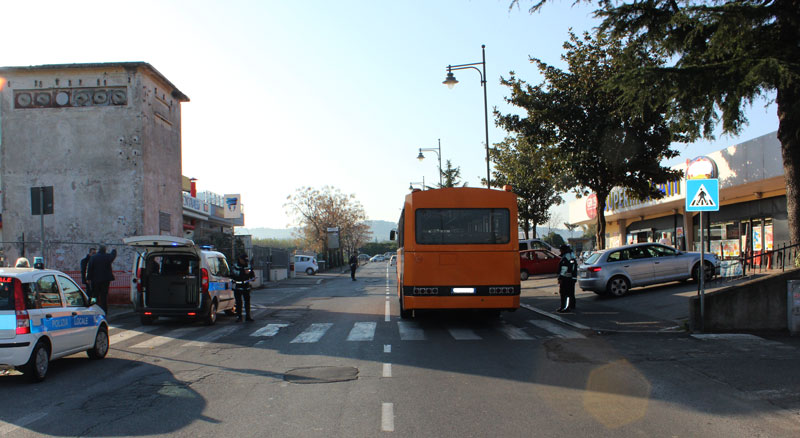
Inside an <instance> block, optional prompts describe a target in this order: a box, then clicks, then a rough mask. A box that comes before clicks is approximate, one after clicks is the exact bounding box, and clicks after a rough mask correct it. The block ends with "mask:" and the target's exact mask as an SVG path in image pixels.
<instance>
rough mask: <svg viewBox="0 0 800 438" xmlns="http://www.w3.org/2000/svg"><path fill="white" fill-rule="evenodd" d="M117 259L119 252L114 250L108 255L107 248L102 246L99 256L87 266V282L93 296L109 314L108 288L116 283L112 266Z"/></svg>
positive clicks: (93, 258)
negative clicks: (112, 283)
mask: <svg viewBox="0 0 800 438" xmlns="http://www.w3.org/2000/svg"><path fill="white" fill-rule="evenodd" d="M116 258H117V250H116V249H112V250H111V253H110V254H109V253H106V246H105V245H100V248H99V249H98V250H97V254H95V255H93V256H92V258H90V259H89V263H88V264H87V266H86V280H88V283H87V284H88V285H89V288H90V289H91V290H92V296H93V297H95V298H97V304H99V305H100V307H101V308H102V309H103V311H104V312H106V314H108V286H109V285H110V284H111V282H112V281H114V272H113V269H112V267H111V264H112V263H114V259H116Z"/></svg>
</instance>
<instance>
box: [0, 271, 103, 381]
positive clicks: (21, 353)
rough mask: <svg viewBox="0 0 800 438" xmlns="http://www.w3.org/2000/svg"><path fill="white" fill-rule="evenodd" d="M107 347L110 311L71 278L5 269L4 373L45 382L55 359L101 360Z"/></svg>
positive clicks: (0, 349) (1, 288)
mask: <svg viewBox="0 0 800 438" xmlns="http://www.w3.org/2000/svg"><path fill="white" fill-rule="evenodd" d="M108 347H109V343H108V321H107V320H106V317H105V312H103V309H101V308H100V306H98V305H97V304H95V303H94V302H93V300H91V301H90V300H89V298H87V296H86V294H85V293H84V292H83V290H81V288H80V287H78V285H77V284H75V282H74V281H72V279H71V278H69V277H68V276H67V275H66V274H64V273H62V272H59V271H56V270H51V269H33V268H0V369H4V370H9V369H17V370H18V371H22V372H23V373H24V374H25V375H26V376H27V377H28V378H30V380H32V381H34V382H40V381H42V380H44V379H45V377H46V376H47V369H48V367H49V363H50V361H51V360H53V359H58V358H60V357H64V356H68V355H71V354H74V353H78V352H82V351H85V352H86V353H87V354H88V355H89V357H90V358H91V359H102V358H104V357H105V356H106V354H107V353H108Z"/></svg>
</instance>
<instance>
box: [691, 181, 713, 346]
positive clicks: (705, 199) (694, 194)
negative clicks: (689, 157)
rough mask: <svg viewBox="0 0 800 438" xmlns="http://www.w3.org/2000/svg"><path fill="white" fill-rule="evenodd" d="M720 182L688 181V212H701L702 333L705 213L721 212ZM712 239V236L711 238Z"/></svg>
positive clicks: (702, 320) (699, 289) (699, 291)
mask: <svg viewBox="0 0 800 438" xmlns="http://www.w3.org/2000/svg"><path fill="white" fill-rule="evenodd" d="M719 201H720V199H719V180H718V179H717V178H707V179H687V180H686V211H687V212H689V211H697V212H700V266H699V269H698V274H699V277H700V278H698V280H697V294H698V295H700V331H705V319H706V318H705V316H706V315H705V309H706V306H705V292H706V290H705V281H706V243H705V240H706V239H705V236H706V233H705V228H704V227H703V212H704V211H719ZM709 237H711V236H709Z"/></svg>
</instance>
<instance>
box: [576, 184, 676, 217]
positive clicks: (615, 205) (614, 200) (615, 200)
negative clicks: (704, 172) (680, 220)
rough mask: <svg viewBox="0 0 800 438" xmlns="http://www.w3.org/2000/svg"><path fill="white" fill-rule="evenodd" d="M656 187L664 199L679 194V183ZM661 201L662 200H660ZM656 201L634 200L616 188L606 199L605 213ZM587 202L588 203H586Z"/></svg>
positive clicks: (649, 199)
mask: <svg viewBox="0 0 800 438" xmlns="http://www.w3.org/2000/svg"><path fill="white" fill-rule="evenodd" d="M656 187H657V188H658V189H659V190H661V192H662V193H664V198H669V197H672V196H677V195H680V194H681V183H680V181H670V182H668V183H664V184H656ZM662 199H663V198H662ZM658 201H659V200H658V199H652V198H646V199H636V198H634V197H633V196H630V195H629V194H628V193H627V191H626V190H625V189H622V188H616V189H614V190H613V191H612V192H611V193H610V194H609V195H608V198H606V209H605V211H606V212H611V211H614V210H623V209H628V208H632V207H639V206H642V205H645V204H650V203H655V202H658ZM587 202H588V201H587Z"/></svg>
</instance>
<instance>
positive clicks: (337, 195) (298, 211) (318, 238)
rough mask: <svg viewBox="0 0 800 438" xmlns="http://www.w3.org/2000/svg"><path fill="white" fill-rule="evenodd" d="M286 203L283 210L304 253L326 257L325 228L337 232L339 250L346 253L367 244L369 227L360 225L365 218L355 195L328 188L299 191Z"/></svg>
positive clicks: (305, 188)
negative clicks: (313, 253)
mask: <svg viewBox="0 0 800 438" xmlns="http://www.w3.org/2000/svg"><path fill="white" fill-rule="evenodd" d="M287 201H288V202H287V203H286V204H284V208H286V209H287V211H288V212H289V214H290V215H292V216H293V217H294V219H295V221H296V222H295V224H296V225H297V226H298V227H299V230H300V231H299V234H300V235H299V236H298V237H299V240H300V243H301V245H302V246H303V248H305V249H310V250H314V251H316V252H322V253H325V254H327V253H328V228H339V243H340V246H342V247H343V248H344V249H345V250H347V251H348V252H352V251H354V250H355V248H358V247H359V246H360V245H361V244H363V242H366V241H368V240H369V236H370V232H369V227H368V226H367V225H366V224H364V223H363V222H364V220H366V218H367V215H366V213H365V212H364V208H363V207H362V206H361V203H359V202H358V201H357V200H356V199H355V195H345V194H344V193H342V192H340V191H339V189H336V188H333V187H330V186H325V187H323V188H322V189H321V190H318V189H314V188H311V187H301V188H299V189H297V190H296V191H295V193H294V195H290V196H288V197H287Z"/></svg>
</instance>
